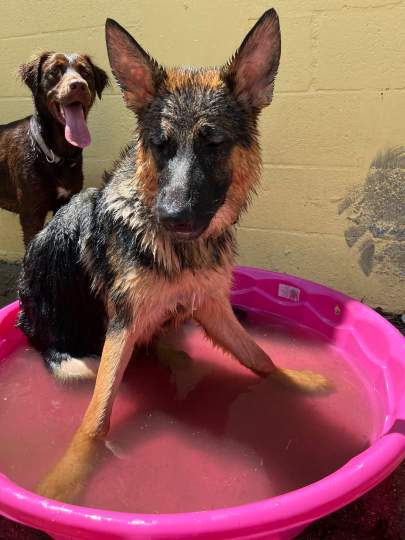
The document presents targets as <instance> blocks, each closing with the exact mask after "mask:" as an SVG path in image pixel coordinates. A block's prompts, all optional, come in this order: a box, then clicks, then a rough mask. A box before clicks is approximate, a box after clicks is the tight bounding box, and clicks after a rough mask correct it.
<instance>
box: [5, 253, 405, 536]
mask: <svg viewBox="0 0 405 540" xmlns="http://www.w3.org/2000/svg"><path fill="white" fill-rule="evenodd" d="M18 272H19V266H18V265H16V264H8V263H4V262H0V307H1V306H3V305H6V304H8V303H10V302H11V301H13V300H15V298H16V281H17V276H18ZM382 314H383V315H384V316H385V317H386V318H387V319H388V320H389V321H390V322H391V323H392V324H394V325H395V326H397V328H398V329H399V330H401V331H402V333H403V334H404V335H405V324H404V323H403V321H402V320H401V318H400V317H398V316H396V315H392V314H387V313H382ZM46 539H49V536H47V535H46V534H44V533H41V532H39V531H35V530H33V529H29V528H27V527H24V526H22V525H18V524H17V523H13V522H11V521H9V520H7V519H5V518H3V517H1V516H0V540H46ZM299 540H405V462H403V463H402V465H400V467H398V469H397V470H396V471H395V472H394V473H393V474H392V475H391V476H390V477H389V478H387V479H386V480H385V481H384V482H382V483H381V484H380V485H378V486H377V487H376V488H374V489H373V490H372V491H370V492H369V493H367V494H366V495H365V496H363V497H362V498H360V499H359V500H358V501H356V502H354V503H352V504H350V505H348V506H346V507H345V508H343V509H342V510H339V511H338V512H335V513H334V514H331V515H330V516H328V517H326V518H324V519H321V520H320V521H318V522H317V523H315V524H314V525H311V526H310V527H309V528H307V529H306V531H305V532H304V533H302V534H301V535H300V536H299Z"/></svg>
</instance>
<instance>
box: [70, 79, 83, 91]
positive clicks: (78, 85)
mask: <svg viewBox="0 0 405 540" xmlns="http://www.w3.org/2000/svg"><path fill="white" fill-rule="evenodd" d="M69 88H70V90H84V89H85V88H86V83H84V82H83V81H72V82H71V83H70V84H69Z"/></svg>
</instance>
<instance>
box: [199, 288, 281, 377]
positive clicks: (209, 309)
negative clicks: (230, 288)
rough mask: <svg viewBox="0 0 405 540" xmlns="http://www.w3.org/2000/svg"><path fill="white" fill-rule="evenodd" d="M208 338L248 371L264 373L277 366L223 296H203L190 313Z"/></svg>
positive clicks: (271, 370) (273, 369)
mask: <svg viewBox="0 0 405 540" xmlns="http://www.w3.org/2000/svg"><path fill="white" fill-rule="evenodd" d="M194 318H195V319H196V320H197V321H198V322H199V323H200V324H201V326H202V327H203V328H204V330H205V332H206V333H207V335H208V337H210V338H211V340H212V341H213V342H214V343H215V344H216V345H219V346H220V347H221V348H222V349H224V350H225V351H226V352H230V353H231V354H232V355H233V356H235V357H236V358H237V359H238V360H239V362H241V363H242V364H243V365H244V366H246V367H248V368H249V369H251V370H252V371H254V372H256V373H258V374H260V375H266V374H269V373H271V372H273V371H275V370H276V369H277V368H276V366H275V365H274V363H273V361H272V360H271V359H270V357H269V356H268V355H267V354H266V353H265V352H264V351H263V350H262V349H261V348H260V347H259V346H258V345H257V344H256V342H255V341H254V340H253V338H252V337H251V336H250V335H249V333H248V332H247V331H246V330H245V329H244V328H243V326H242V325H241V324H240V323H239V321H238V320H237V318H236V317H235V314H234V312H233V310H232V306H231V304H230V302H229V300H228V298H226V297H225V296H223V297H218V298H207V299H206V301H205V302H204V303H203V304H202V305H201V306H200V307H199V309H198V310H197V312H195V314H194Z"/></svg>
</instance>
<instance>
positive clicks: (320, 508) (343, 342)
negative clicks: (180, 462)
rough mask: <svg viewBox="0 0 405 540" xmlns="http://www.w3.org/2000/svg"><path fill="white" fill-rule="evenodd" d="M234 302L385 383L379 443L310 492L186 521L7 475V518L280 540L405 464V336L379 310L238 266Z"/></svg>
mask: <svg viewBox="0 0 405 540" xmlns="http://www.w3.org/2000/svg"><path fill="white" fill-rule="evenodd" d="M232 301H233V303H234V305H236V306H239V307H242V308H247V309H250V310H260V311H267V312H271V313H274V314H277V315H278V316H280V317H283V318H285V319H287V320H289V321H290V322H293V323H295V324H299V325H304V326H307V327H309V328H311V329H313V330H315V331H317V332H319V333H321V334H323V335H324V336H325V337H326V338H327V339H329V340H330V341H331V342H333V344H334V345H335V346H336V347H339V348H340V349H341V350H343V351H345V353H346V354H348V355H350V356H351V357H352V358H353V359H355V361H356V364H357V366H358V367H359V369H361V370H362V371H363V373H364V374H365V375H366V377H368V376H370V377H372V379H371V380H373V381H374V384H378V386H379V388H378V392H379V395H380V396H381V401H382V403H381V407H382V409H383V412H384V422H383V426H382V427H381V430H380V433H379V436H378V437H377V438H376V440H375V442H374V443H373V444H372V445H371V446H370V447H369V448H368V449H367V450H365V451H364V452H361V453H360V454H358V455H357V456H355V457H354V458H353V459H351V460H350V461H349V462H347V463H346V464H345V465H344V466H343V467H341V468H340V469H338V470H337V471H336V472H334V473H333V474H330V475H328V476H327V477H325V478H323V479H321V480H319V481H318V482H315V483H313V484H310V485H308V486H305V487H304V488H301V489H297V490H295V491H292V492H289V493H286V494H284V495H280V496H277V497H273V498H271V499H266V500H261V501H258V502H255V503H252V504H246V505H242V506H238V507H233V508H224V509H219V510H214V511H204V512H191V513H182V514H128V513H121V512H109V511H105V510H97V509H94V508H85V507H80V506H74V505H69V504H62V503H59V502H57V501H53V500H50V499H46V498H43V497H40V496H38V495H36V494H34V493H32V492H29V491H27V490H25V489H23V488H21V487H19V486H17V485H16V484H14V483H13V482H12V481H11V480H10V479H8V478H7V477H6V476H4V475H2V474H0V514H2V515H4V516H6V517H8V518H10V519H13V520H15V521H18V522H20V523H24V524H26V525H29V526H32V527H36V528H38V529H41V530H43V531H45V532H47V533H48V534H49V535H51V536H52V537H53V538H55V539H59V540H62V539H65V540H67V539H94V540H96V539H97V540H99V539H114V538H116V539H118V538H119V539H129V538H137V539H138V538H139V539H151V540H152V539H158V538H159V539H163V538H164V539H190V538H196V539H197V538H209V539H242V538H243V539H253V538H254V539H279V540H282V539H283V540H284V539H285V540H286V539H290V538H293V537H294V536H295V535H296V534H298V533H299V532H300V531H301V530H302V529H304V528H305V526H307V525H308V524H309V523H311V522H313V521H314V520H316V519H318V518H320V517H322V516H325V515H327V514H329V513H331V512H333V511H334V510H337V509H338V508H341V507H342V506H344V505H346V504H348V503H349V502H351V501H353V500H354V499H356V498H357V497H359V496H360V495H362V494H363V493H365V492H366V491H368V490H370V489H371V488H373V487H374V486H375V485H376V484H378V483H379V482H381V481H382V480H383V479H384V478H385V477H386V476H387V475H388V474H389V473H390V472H392V471H393V470H394V469H395V468H396V467H397V466H398V465H399V463H400V462H401V461H402V459H403V458H404V457H405V339H404V338H403V336H401V334H400V333H399V332H398V331H397V330H396V329H395V328H393V327H392V326H391V325H390V324H389V323H387V322H386V321H385V320H384V319H383V318H382V317H380V316H379V315H378V314H377V313H375V312H374V311H373V310H372V309H370V308H368V307H367V306H365V305H363V304H361V303H360V302H358V301H356V300H353V299H352V298H349V297H348V296H345V295H343V294H341V293H339V292H336V291H334V290H332V289H329V288H327V287H324V286H322V285H318V284H315V283H312V282H310V281H306V280H303V279H299V278H296V277H292V276H288V275H286V274H278V273H275V272H269V271H265V270H259V269H254V268H243V267H239V268H236V269H235V273H234V288H233V292H232ZM17 312H18V303H17V302H14V303H13V304H10V305H9V306H6V307H5V308H3V309H1V310H0V361H1V359H2V358H4V357H5V356H7V355H8V354H10V352H12V351H13V350H14V349H15V348H16V347H18V346H20V345H21V344H23V343H24V337H23V335H22V334H21V333H20V332H19V330H17V329H16V328H15V320H16V315H17Z"/></svg>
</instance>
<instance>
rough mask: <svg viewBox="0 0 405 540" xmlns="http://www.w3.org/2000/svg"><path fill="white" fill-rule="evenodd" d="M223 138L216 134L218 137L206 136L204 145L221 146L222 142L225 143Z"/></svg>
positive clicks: (210, 146)
mask: <svg viewBox="0 0 405 540" xmlns="http://www.w3.org/2000/svg"><path fill="white" fill-rule="evenodd" d="M225 142H226V141H225V138H224V137H222V135H221V136H218V137H208V138H207V139H206V145H207V146H208V147H209V148H219V147H220V146H222V145H223V144H225Z"/></svg>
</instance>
